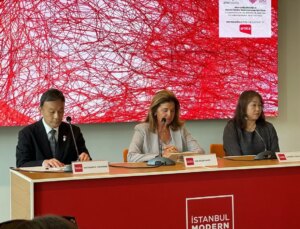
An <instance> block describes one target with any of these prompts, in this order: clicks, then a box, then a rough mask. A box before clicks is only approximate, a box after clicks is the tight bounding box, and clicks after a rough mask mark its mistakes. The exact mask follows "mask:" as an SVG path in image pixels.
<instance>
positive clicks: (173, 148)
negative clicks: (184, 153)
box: [162, 145, 178, 158]
mask: <svg viewBox="0 0 300 229" xmlns="http://www.w3.org/2000/svg"><path fill="white" fill-rule="evenodd" d="M172 153H178V149H177V148H176V146H173V145H168V146H165V147H164V148H163V153H162V155H163V157H167V158H168V157H170V155H171V154H172Z"/></svg>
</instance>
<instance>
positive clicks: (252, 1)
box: [249, 0, 257, 4]
mask: <svg viewBox="0 0 300 229" xmlns="http://www.w3.org/2000/svg"><path fill="white" fill-rule="evenodd" d="M249 1H250V2H251V3H252V4H253V3H255V2H256V1H257V0H249Z"/></svg>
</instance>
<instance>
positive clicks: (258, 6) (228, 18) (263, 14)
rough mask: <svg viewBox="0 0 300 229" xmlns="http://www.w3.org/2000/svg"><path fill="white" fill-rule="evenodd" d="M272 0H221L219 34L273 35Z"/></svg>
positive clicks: (262, 36)
mask: <svg viewBox="0 0 300 229" xmlns="http://www.w3.org/2000/svg"><path fill="white" fill-rule="evenodd" d="M271 1H272V0H219V36H220V37H224V38H225V37H236V38H260V37H261V38H267V37H271V35H272V26H271Z"/></svg>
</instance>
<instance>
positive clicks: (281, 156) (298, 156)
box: [276, 151, 300, 162]
mask: <svg viewBox="0 0 300 229" xmlns="http://www.w3.org/2000/svg"><path fill="white" fill-rule="evenodd" d="M276 157H277V159H278V161H279V162H295V161H300V151H298V152H285V153H283V152H279V153H276Z"/></svg>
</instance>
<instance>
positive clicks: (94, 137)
mask: <svg viewBox="0 0 300 229" xmlns="http://www.w3.org/2000/svg"><path fill="white" fill-rule="evenodd" d="M278 2H279V117H277V118H272V119H269V121H271V122H272V123H273V124H274V126H275V128H276V129H277V132H278V136H279V141H280V147H281V151H294V150H297V151H300V133H299V132H300V131H299V127H300V102H299V100H300V88H299V86H300V61H299V59H300V57H299V53H300V48H299V42H300V36H299V35H300V29H299V25H300V17H299V16H298V12H300V1H283V0H279V1H278ZM135 124H136V123H118V124H98V125H82V126H80V127H81V129H82V131H83V133H84V137H85V139H86V142H87V146H88V148H89V150H90V152H91V154H92V156H93V158H94V159H105V160H108V161H122V156H121V152H122V149H123V148H125V147H128V144H129V142H130V140H131V136H132V133H133V127H134V125H135ZM225 124H226V120H205V121H189V122H187V127H188V129H189V130H190V132H191V133H192V134H193V136H194V137H195V138H196V139H197V140H198V141H199V143H200V144H201V145H202V147H203V148H204V149H205V150H206V151H209V145H210V143H221V142H222V132H223V128H224V126H225ZM20 129H21V128H20V127H2V128H0V146H1V150H0V155H1V158H2V159H1V160H0V222H1V221H4V220H8V219H9V218H10V203H9V200H10V194H9V193H10V190H9V185H10V183H9V167H11V166H15V147H16V142H17V133H18V131H19V130H20Z"/></svg>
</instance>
